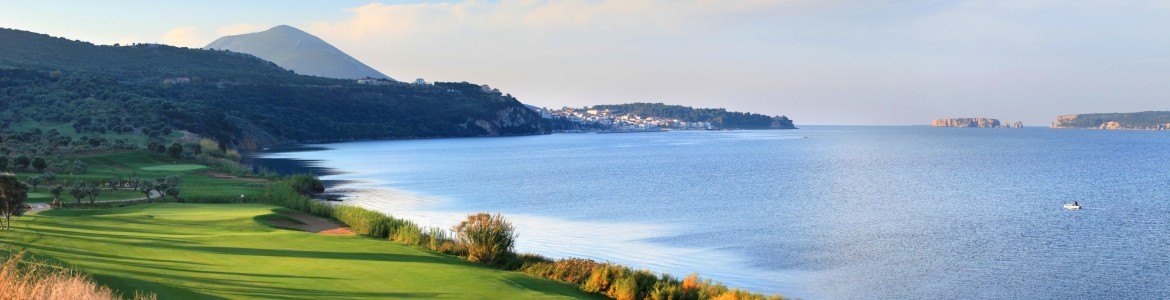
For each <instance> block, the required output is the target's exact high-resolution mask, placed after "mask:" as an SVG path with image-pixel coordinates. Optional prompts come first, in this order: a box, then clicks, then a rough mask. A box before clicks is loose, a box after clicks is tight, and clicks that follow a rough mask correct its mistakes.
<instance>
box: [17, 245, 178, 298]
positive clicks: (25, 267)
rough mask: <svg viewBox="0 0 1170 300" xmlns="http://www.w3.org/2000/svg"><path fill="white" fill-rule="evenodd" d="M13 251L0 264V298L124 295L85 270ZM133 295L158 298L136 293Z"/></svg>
mask: <svg viewBox="0 0 1170 300" xmlns="http://www.w3.org/2000/svg"><path fill="white" fill-rule="evenodd" d="M24 256H25V252H20V253H16V254H12V255H10V256H9V257H8V258H7V259H5V260H4V262H3V264H0V299H14V300H20V299H80V300H90V299H122V297H121V296H120V295H118V293H116V292H114V290H112V289H110V288H108V287H104V286H101V285H98V284H97V283H94V282H93V280H91V279H90V278H89V277H88V276H86V275H85V274H82V273H79V272H77V271H74V270H71V269H65V268H62V267H57V266H51V265H47V264H44V263H41V262H36V261H28V260H25V259H24ZM131 299H151V300H153V299H155V296H154V294H147V295H144V294H138V293H135V295H134V297H132V298H131Z"/></svg>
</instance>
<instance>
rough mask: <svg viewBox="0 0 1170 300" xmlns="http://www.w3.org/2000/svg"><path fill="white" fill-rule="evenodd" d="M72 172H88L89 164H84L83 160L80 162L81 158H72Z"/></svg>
mask: <svg viewBox="0 0 1170 300" xmlns="http://www.w3.org/2000/svg"><path fill="white" fill-rule="evenodd" d="M73 172H74V173H77V174H85V173H88V172H89V165H86V164H85V162H82V161H81V160H74V161H73Z"/></svg>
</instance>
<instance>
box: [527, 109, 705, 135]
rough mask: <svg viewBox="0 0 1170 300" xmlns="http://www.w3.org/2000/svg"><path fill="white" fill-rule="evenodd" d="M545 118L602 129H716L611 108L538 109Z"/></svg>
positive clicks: (699, 124)
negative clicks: (619, 111) (617, 111)
mask: <svg viewBox="0 0 1170 300" xmlns="http://www.w3.org/2000/svg"><path fill="white" fill-rule="evenodd" d="M537 112H539V113H540V116H541V117H543V118H545V119H562V120H567V121H571V122H576V123H582V124H596V125H597V127H598V128H600V129H601V130H627V131H633V130H638V131H646V130H651V131H653V130H664V129H666V130H707V129H715V127H713V126H712V124H711V122H687V121H683V120H680V119H674V118H660V117H649V116H648V117H642V116H638V115H635V114H631V113H614V112H612V111H610V110H609V109H601V110H599V109H591V108H572V107H563V108H561V109H557V110H550V109H537Z"/></svg>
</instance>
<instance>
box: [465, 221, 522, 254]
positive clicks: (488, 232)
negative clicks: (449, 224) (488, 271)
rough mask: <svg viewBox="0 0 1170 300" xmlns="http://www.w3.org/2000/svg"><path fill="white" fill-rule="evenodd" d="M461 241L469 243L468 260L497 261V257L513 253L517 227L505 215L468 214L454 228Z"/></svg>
mask: <svg viewBox="0 0 1170 300" xmlns="http://www.w3.org/2000/svg"><path fill="white" fill-rule="evenodd" d="M454 231H455V234H456V235H457V236H458V237H459V241H460V242H463V243H464V244H465V245H467V260H470V261H474V262H496V259H497V258H500V257H504V256H506V255H507V254H510V253H512V247H513V246H514V244H515V242H516V233H515V231H516V229H515V227H513V226H512V223H510V222H508V220H505V219H504V216H502V215H500V214H498V213H497V214H496V215H495V216H492V215H490V214H487V213H478V214H474V215H469V216H467V220H466V221H463V222H460V223H459V225H457V226H455V228H454Z"/></svg>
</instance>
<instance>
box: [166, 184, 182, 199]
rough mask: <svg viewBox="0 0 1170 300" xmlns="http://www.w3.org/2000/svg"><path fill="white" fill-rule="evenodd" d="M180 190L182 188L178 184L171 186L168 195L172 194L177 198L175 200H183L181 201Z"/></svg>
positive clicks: (172, 196) (173, 197)
mask: <svg viewBox="0 0 1170 300" xmlns="http://www.w3.org/2000/svg"><path fill="white" fill-rule="evenodd" d="M179 192H181V190H179V187H177V186H172V187H169V188H167V191H166V193H167V196H171V198H172V199H175V202H182V201H180V200H182V199H179Z"/></svg>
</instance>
